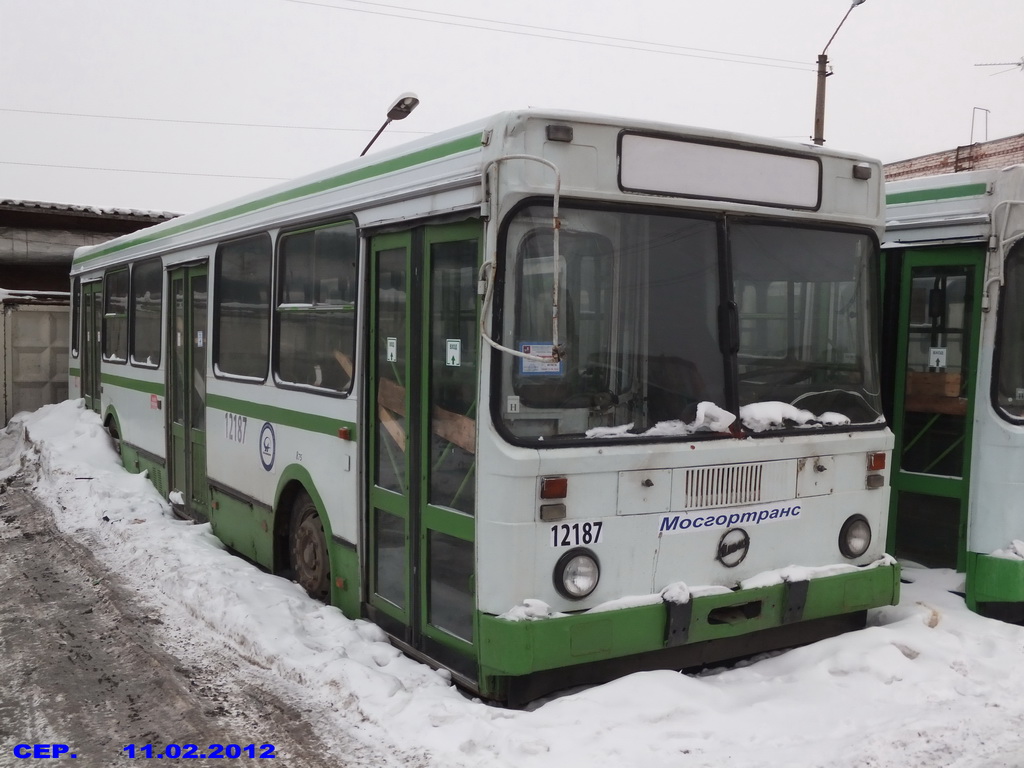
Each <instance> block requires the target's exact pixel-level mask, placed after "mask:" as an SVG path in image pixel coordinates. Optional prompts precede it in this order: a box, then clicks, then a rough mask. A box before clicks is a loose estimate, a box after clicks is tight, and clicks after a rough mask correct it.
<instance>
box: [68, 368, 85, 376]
mask: <svg viewBox="0 0 1024 768" xmlns="http://www.w3.org/2000/svg"><path fill="white" fill-rule="evenodd" d="M68 374H69V375H70V376H81V375H82V369H81V368H68Z"/></svg>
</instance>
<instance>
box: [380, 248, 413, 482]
mask: <svg viewBox="0 0 1024 768" xmlns="http://www.w3.org/2000/svg"><path fill="white" fill-rule="evenodd" d="M405 253H406V252H405V249H404V248H393V249H391V250H387V251H382V252H381V253H379V254H378V255H377V312H376V318H375V320H376V333H377V440H376V450H375V454H376V455H375V456H374V460H375V467H374V470H375V478H376V484H377V485H378V486H380V487H381V488H386V489H388V490H390V491H395V492H396V493H405V491H406V487H407V484H408V479H407V471H406V455H405V454H406V449H407V445H408V440H407V436H408V426H407V419H406V413H405V402H406V397H405V396H406V392H405V386H406V382H405V377H406V374H405V371H406V357H407V355H408V346H409V345H408V343H407V340H406V333H405V318H406V290H407V288H406V269H405Z"/></svg>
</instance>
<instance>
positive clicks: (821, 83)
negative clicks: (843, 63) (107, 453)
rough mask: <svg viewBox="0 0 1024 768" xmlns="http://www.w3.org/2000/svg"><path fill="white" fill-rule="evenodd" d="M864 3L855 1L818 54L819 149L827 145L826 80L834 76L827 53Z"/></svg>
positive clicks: (816, 138)
mask: <svg viewBox="0 0 1024 768" xmlns="http://www.w3.org/2000/svg"><path fill="white" fill-rule="evenodd" d="M863 2H864V0H853V4H852V5H850V7H849V8H848V9H847V10H846V16H843V20H842V21H840V22H839V26H838V27H836V31H835V32H833V33H832V37H830V38H829V39H828V42H827V43H825V47H824V48H822V49H821V53H819V54H818V88H817V91H816V93H815V98H814V136H813V137H812V139H813V141H814V143H815V144H817V145H818V146H819V147H820V146H821V145H822V144H824V143H825V78H826V77H828V76H829V75H830V74H832V73H831V72H829V71H828V55H827V53H826V52H827V51H828V47H829V46H830V45H832V41H833V40H835V39H836V35H837V34H839V29H840V27H842V26H843V23H844V22H845V21H846V17H847V16H849V15H850V11H852V10H853V9H854V8H856V7H857V6H858V5H861V4H862V3H863Z"/></svg>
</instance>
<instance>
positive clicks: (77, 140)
mask: <svg viewBox="0 0 1024 768" xmlns="http://www.w3.org/2000/svg"><path fill="white" fill-rule="evenodd" d="M849 9H850V4H849V2H848V0H776V2H770V1H769V0H714V2H709V1H708V0H631V1H630V2H629V3H621V2H613V0H557V1H556V2H552V0H518V1H517V2H515V3H479V2H470V0H445V2H443V3H439V2H437V1H436V0H391V2H386V1H382V2H369V1H367V0H164V1H163V2H153V1H152V0H149V1H147V2H144V1H143V0H0V72H2V73H3V74H2V75H0V199H16V200H37V201H43V202H55V203H68V204H77V205H95V206H101V207H124V208H133V209H137V210H154V211H170V212H179V213H185V212H190V211H193V210H198V209H201V208H204V207H207V206H210V205H214V204H217V203H220V202H224V201H227V200H230V199H233V198H235V197H238V196H240V195H243V194H248V193H250V192H254V191H257V190H259V189H263V188H265V187H268V186H271V185H273V184H275V183H277V182H278V181H280V180H284V179H290V178H295V177H298V176H301V175H304V174H306V173H310V172H313V171H316V170H320V169H322V168H326V167H330V166H334V165H336V164H338V163H340V162H343V161H347V160H350V159H352V158H355V157H357V156H358V155H359V153H360V151H361V150H362V149H363V147H364V146H365V145H366V143H367V142H368V141H369V140H370V138H371V137H372V136H373V134H374V132H375V131H376V130H377V128H379V127H380V125H381V124H382V122H383V120H384V115H385V113H386V111H387V108H388V107H389V106H390V104H391V103H392V101H393V100H394V99H395V98H396V97H397V96H398V95H399V94H401V93H404V92H407V91H411V92H414V93H416V94H417V95H418V96H419V98H420V100H421V103H420V106H419V107H418V108H417V110H416V111H415V112H414V113H413V114H412V115H411V116H410V117H409V118H407V119H406V120H405V121H403V122H401V123H398V122H396V123H393V124H392V125H391V126H390V127H389V128H388V130H387V131H385V132H384V134H383V135H382V136H381V138H380V139H379V140H378V142H377V144H376V145H375V146H374V149H381V148H385V147H392V146H396V145H398V144H400V143H402V142H404V141H408V140H410V139H413V138H419V137H421V136H423V135H427V134H430V133H433V132H435V131H439V130H443V129H446V128H451V127H454V126H456V125H459V124H462V123H465V122H469V121H471V120H475V119H477V118H480V117H484V116H486V115H489V114H492V113H496V112H500V111H504V110H507V109H519V108H522V107H529V106H533V107H544V108H560V109H571V110H580V111H586V112H595V113H606V114H611V115H618V116H627V117H637V118H643V119H654V120H659V121H665V122H670V123H678V124H681V125H689V126H696V127H709V128H716V129H726V130H732V131H737V132H741V133H750V134H755V135H763V136H770V137H773V138H785V139H791V140H793V141H798V142H806V141H808V140H809V137H810V135H811V133H812V130H813V117H814V95H815V83H816V77H815V66H816V60H817V56H818V54H819V53H821V51H822V49H823V48H824V47H825V45H826V44H827V43H828V41H829V38H830V37H831V36H832V33H833V32H834V31H835V30H836V27H837V26H838V25H839V24H840V22H841V21H842V19H843V17H844V14H845V13H846V12H847V10H849ZM1022 28H1024V2H1021V0H970V2H968V0H866V2H864V3H863V4H861V5H859V6H857V7H855V8H853V9H852V11H851V13H850V15H849V16H848V18H846V21H845V22H844V23H843V25H842V28H841V29H840V30H839V33H838V34H837V35H836V36H835V38H834V40H833V41H832V42H831V44H830V45H829V47H828V51H827V53H828V56H829V62H830V65H831V68H832V71H833V74H832V75H831V76H830V77H829V78H828V79H827V99H826V107H825V129H824V136H825V140H826V144H827V145H828V146H833V147H836V148H840V149H844V150H852V151H856V152H861V153H863V154H867V155H871V156H874V157H877V158H879V159H881V160H882V161H883V162H892V161H896V160H902V159H906V158H909V157H916V156H918V155H922V154H927V153H930V152H934V151H940V150H944V149H950V148H953V147H956V146H958V145H965V144H969V143H971V141H972V140H973V141H983V140H985V139H986V138H989V139H995V138H1001V137H1004V136H1009V135H1014V134H1017V133H1020V132H1022V131H1024V71H1022V67H1021V66H1019V65H1018V66H1017V67H1016V68H1014V67H1013V64H1014V63H1015V62H1016V63H1018V64H1019V62H1021V61H1022V59H1024V43H1022V42H1021V39H1020V30H1021V29H1022ZM988 63H1002V64H1006V66H993V67H988V66H985V67H982V66H977V65H979V64H988ZM372 151H373V150H371V152H372Z"/></svg>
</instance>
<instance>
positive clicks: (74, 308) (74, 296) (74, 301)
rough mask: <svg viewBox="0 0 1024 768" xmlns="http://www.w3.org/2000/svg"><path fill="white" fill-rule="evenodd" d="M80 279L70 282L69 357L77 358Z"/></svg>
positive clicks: (80, 306)
mask: <svg viewBox="0 0 1024 768" xmlns="http://www.w3.org/2000/svg"><path fill="white" fill-rule="evenodd" d="M81 314H82V278H80V277H76V278H75V279H74V280H73V281H72V282H71V356H72V357H78V349H79V346H78V345H79V344H81V340H80V338H79V335H80V334H81V331H82V319H81Z"/></svg>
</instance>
